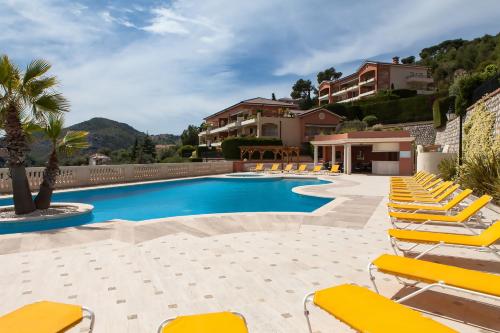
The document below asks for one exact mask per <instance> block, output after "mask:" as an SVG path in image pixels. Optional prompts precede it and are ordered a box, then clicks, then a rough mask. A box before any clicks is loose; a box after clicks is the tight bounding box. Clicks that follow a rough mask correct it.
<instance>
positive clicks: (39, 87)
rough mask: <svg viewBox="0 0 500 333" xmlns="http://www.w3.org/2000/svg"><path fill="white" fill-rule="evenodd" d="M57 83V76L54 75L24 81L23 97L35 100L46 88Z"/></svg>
mask: <svg viewBox="0 0 500 333" xmlns="http://www.w3.org/2000/svg"><path fill="white" fill-rule="evenodd" d="M55 85H57V78H56V77H55V76H50V77H44V78H41V79H34V80H31V81H30V82H28V83H26V84H25V85H24V86H23V88H24V96H23V97H24V98H25V99H26V100H27V101H30V102H31V101H32V100H36V99H37V98H38V97H40V96H41V95H43V94H44V93H45V92H46V91H47V90H49V89H51V88H53V87H54V86H55Z"/></svg>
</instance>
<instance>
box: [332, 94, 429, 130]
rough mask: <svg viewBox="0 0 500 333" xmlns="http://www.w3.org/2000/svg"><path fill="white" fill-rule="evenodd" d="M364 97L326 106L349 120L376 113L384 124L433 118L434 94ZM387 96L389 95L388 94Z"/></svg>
mask: <svg viewBox="0 0 500 333" xmlns="http://www.w3.org/2000/svg"><path fill="white" fill-rule="evenodd" d="M393 96H395V95H391V97H389V99H386V100H381V99H380V98H377V99H372V100H371V102H370V99H364V100H360V101H356V102H354V103H353V104H347V103H334V104H328V105H325V108H326V109H328V110H330V111H332V112H335V113H336V114H338V115H341V116H344V117H346V118H347V120H356V119H357V120H361V119H363V118H364V117H366V116H369V115H374V116H375V117H377V119H378V120H379V122H380V123H382V124H397V123H406V122H413V121H425V120H432V119H433V117H432V103H433V101H434V99H435V96H434V95H418V96H414V97H408V98H395V99H394V98H393ZM386 97H387V96H386Z"/></svg>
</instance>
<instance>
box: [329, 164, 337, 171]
mask: <svg viewBox="0 0 500 333" xmlns="http://www.w3.org/2000/svg"><path fill="white" fill-rule="evenodd" d="M329 172H330V173H340V165H338V164H334V165H332V168H331V169H330V171H329Z"/></svg>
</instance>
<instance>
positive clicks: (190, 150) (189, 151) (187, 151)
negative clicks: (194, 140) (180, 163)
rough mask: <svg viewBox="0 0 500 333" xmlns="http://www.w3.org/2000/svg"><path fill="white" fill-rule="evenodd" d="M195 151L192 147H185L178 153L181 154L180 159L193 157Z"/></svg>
mask: <svg viewBox="0 0 500 333" xmlns="http://www.w3.org/2000/svg"><path fill="white" fill-rule="evenodd" d="M195 150H196V148H195V147H193V146H191V145H184V146H181V147H180V148H179V149H178V150H177V153H178V154H179V156H180V157H191V154H192V153H193V151H195Z"/></svg>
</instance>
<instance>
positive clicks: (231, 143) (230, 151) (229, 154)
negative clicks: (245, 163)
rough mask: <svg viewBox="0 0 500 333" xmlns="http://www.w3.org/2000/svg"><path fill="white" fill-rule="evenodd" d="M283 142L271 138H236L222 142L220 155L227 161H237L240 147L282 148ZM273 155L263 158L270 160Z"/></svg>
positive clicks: (266, 155)
mask: <svg viewBox="0 0 500 333" xmlns="http://www.w3.org/2000/svg"><path fill="white" fill-rule="evenodd" d="M282 145H283V142H282V141H281V140H280V139H273V138H255V137H238V138H228V139H225V140H224V141H222V145H221V148H222V155H223V156H224V158H225V159H227V160H239V159H240V149H239V147H241V146H282ZM272 157H274V155H272V153H271V154H269V153H268V154H265V155H264V158H272Z"/></svg>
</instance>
